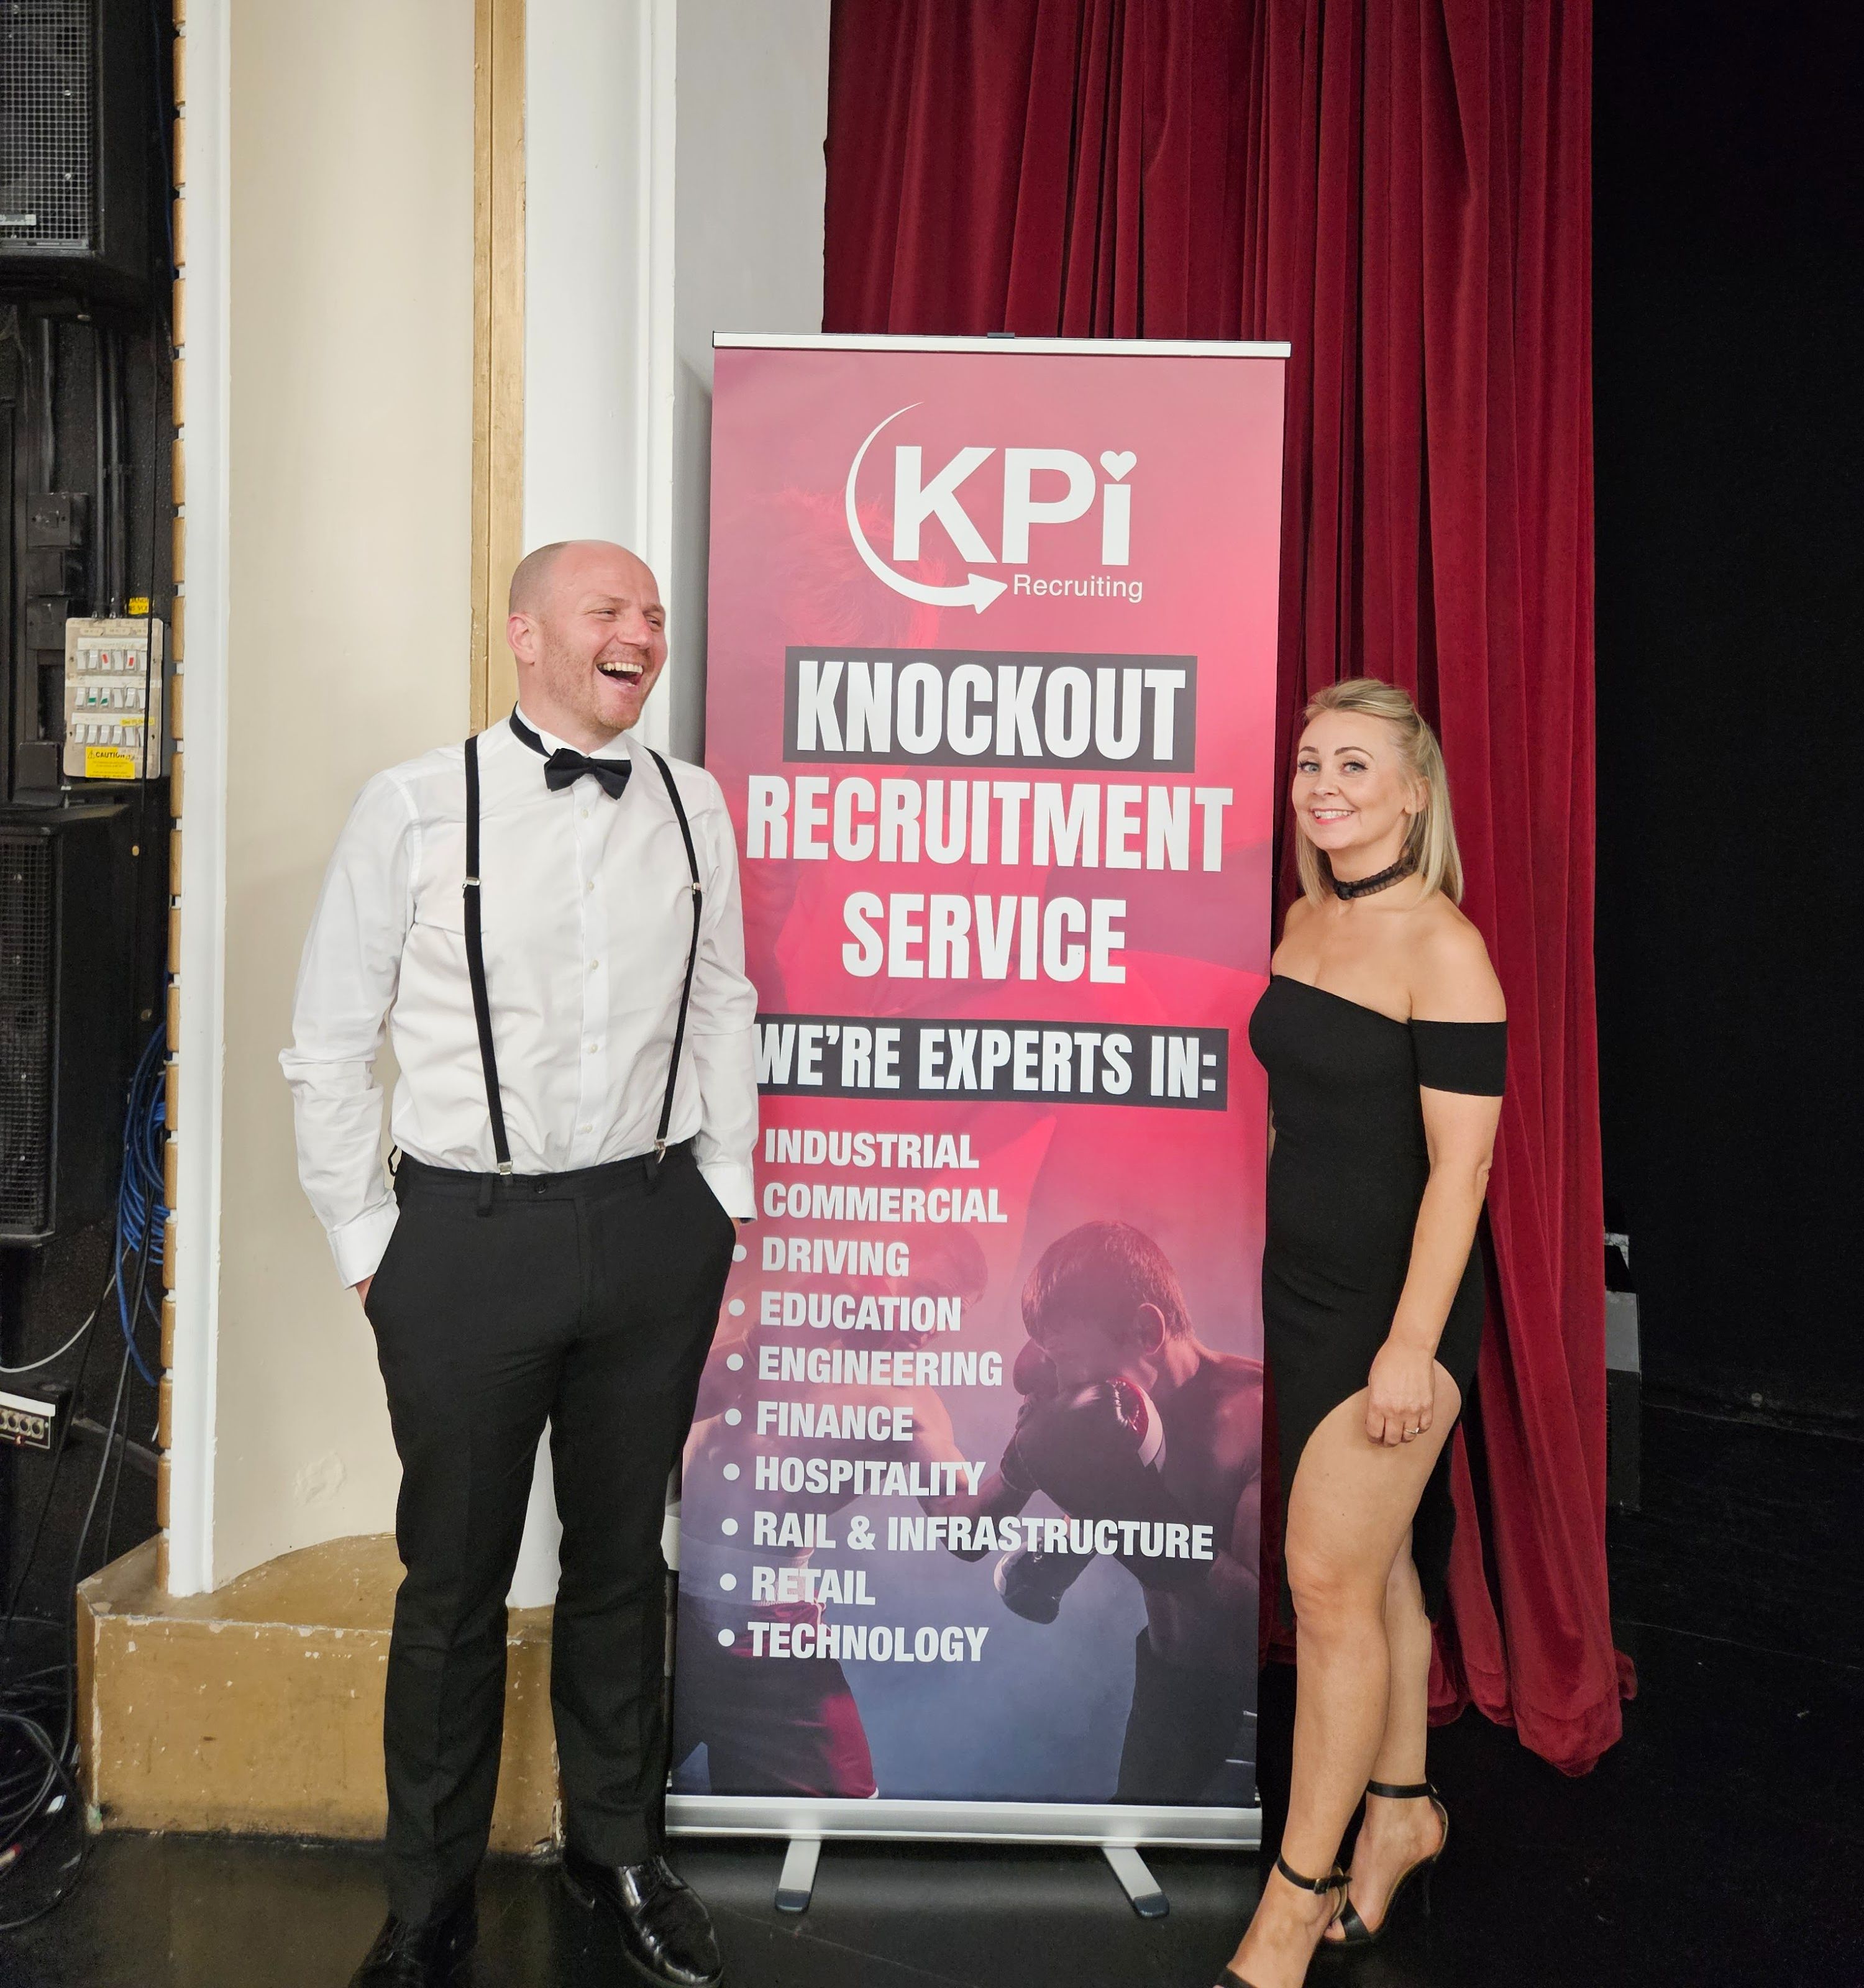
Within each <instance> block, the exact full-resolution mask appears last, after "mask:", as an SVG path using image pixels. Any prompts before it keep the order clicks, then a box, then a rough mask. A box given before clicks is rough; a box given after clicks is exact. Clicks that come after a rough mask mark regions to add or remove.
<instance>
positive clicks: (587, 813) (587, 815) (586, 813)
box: [582, 808, 589, 821]
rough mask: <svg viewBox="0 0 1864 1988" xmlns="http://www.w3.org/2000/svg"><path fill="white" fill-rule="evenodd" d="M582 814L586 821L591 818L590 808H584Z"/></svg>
mask: <svg viewBox="0 0 1864 1988" xmlns="http://www.w3.org/2000/svg"><path fill="white" fill-rule="evenodd" d="M582 816H583V819H584V821H587V820H588V819H589V810H587V808H584V810H582Z"/></svg>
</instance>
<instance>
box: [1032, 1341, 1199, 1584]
mask: <svg viewBox="0 0 1864 1988" xmlns="http://www.w3.org/2000/svg"><path fill="white" fill-rule="evenodd" d="M1164 1464H1165V1428H1164V1425H1163V1423H1162V1422H1161V1421H1160V1419H1159V1411H1158V1408H1157V1407H1156V1405H1155V1404H1154V1402H1153V1401H1152V1397H1151V1396H1150V1395H1148V1394H1147V1393H1146V1391H1145V1389H1144V1388H1142V1387H1141V1386H1139V1384H1138V1382H1137V1381H1132V1380H1131V1379H1129V1378H1128V1377H1127V1376H1126V1375H1125V1374H1115V1376H1114V1377H1113V1378H1111V1380H1106V1381H1095V1382H1094V1383H1093V1384H1091V1386H1088V1387H1085V1388H1077V1389H1075V1390H1074V1391H1072V1392H1071V1393H1069V1394H1067V1395H1057V1397H1056V1398H1054V1399H1053V1400H1052V1401H1043V1402H1040V1403H1037V1404H1036V1405H1034V1407H1033V1409H1032V1411H1031V1412H1030V1413H1028V1414H1027V1415H1026V1416H1025V1417H1024V1418H1022V1419H1021V1420H1020V1421H1019V1422H1018V1425H1017V1431H1016V1433H1015V1435H1013V1436H1012V1438H1011V1439H1010V1451H1009V1452H1008V1453H1006V1455H1005V1458H1004V1470H1003V1474H1004V1476H1005V1478H1006V1479H1008V1480H1009V1481H1010V1482H1013V1483H1017V1482H1021V1481H1023V1480H1024V1479H1027V1482H1028V1483H1030V1485H1032V1486H1033V1487H1034V1488H1035V1489H1037V1490H1040V1491H1042V1492H1044V1493H1047V1496H1049V1497H1050V1498H1052V1499H1054V1502H1055V1503H1057V1505H1059V1506H1061V1509H1062V1510H1063V1511H1064V1512H1066V1513H1069V1514H1070V1515H1071V1516H1073V1517H1074V1518H1077V1519H1115V1520H1137V1521H1138V1522H1140V1523H1143V1524H1146V1525H1154V1526H1156V1525H1167V1524H1178V1525H1187V1526H1188V1525H1189V1523H1190V1516H1189V1513H1187V1512H1186V1510H1185V1509H1184V1507H1183V1506H1182V1505H1181V1504H1180V1503H1179V1501H1178V1499H1177V1498H1176V1496H1174V1495H1173V1494H1172V1492H1171V1490H1170V1489H1169V1488H1168V1487H1167V1486H1166V1484H1165V1480H1164V1479H1163V1477H1162V1476H1161V1475H1160V1472H1161V1471H1162V1469H1163V1467H1164ZM1012 1471H1014V1472H1016V1473H1017V1475H1016V1476H1012V1474H1011V1473H1012ZM1118 1559H1119V1560H1120V1562H1121V1565H1122V1566H1124V1567H1127V1568H1128V1570H1130V1571H1131V1572H1132V1574H1133V1575H1134V1576H1135V1577H1136V1578H1137V1579H1138V1581H1140V1582H1141V1583H1142V1584H1144V1585H1145V1586H1146V1587H1161V1588H1183V1587H1192V1586H1195V1585H1196V1584H1198V1583H1199V1582H1201V1581H1203V1580H1205V1579H1206V1577H1208V1575H1209V1571H1210V1567H1211V1562H1209V1560H1188V1559H1167V1558H1165V1557H1164V1556H1162V1555H1147V1554H1140V1553H1138V1552H1134V1553H1131V1554H1128V1553H1122V1554H1119V1555H1118Z"/></svg>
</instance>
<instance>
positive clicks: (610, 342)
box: [512, 0, 829, 1607]
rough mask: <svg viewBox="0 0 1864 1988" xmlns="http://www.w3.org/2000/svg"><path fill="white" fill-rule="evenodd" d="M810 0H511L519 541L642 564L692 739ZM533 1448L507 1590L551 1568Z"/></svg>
mask: <svg viewBox="0 0 1864 1988" xmlns="http://www.w3.org/2000/svg"><path fill="white" fill-rule="evenodd" d="M828 9H829V0H528V5H527V7H526V23H525V36H526V40H525V59H526V79H525V182H526V184H525V279H524V288H525V297H524V311H525V328H524V373H525V387H524V542H525V544H526V546H527V547H528V546H539V545H546V544H548V543H550V542H551V541H552V540H553V539H567V538H612V539H619V540H620V541H621V543H623V544H624V545H628V546H632V547H633V548H634V549H635V550H636V551H637V552H638V553H640V554H641V556H642V557H643V558H644V559H645V560H647V562H648V564H649V565H650V566H652V567H653V568H654V570H655V573H656V575H657V576H658V579H659V580H660V584H661V597H662V598H663V599H664V600H665V601H666V603H667V605H668V626H669V629H670V631H671V654H670V658H669V661H668V668H667V671H666V674H665V676H664V677H663V678H661V691H660V692H659V694H658V695H657V696H656V697H655V699H654V702H653V703H652V704H651V705H650V706H649V707H648V712H647V714H646V715H645V716H644V718H643V719H642V721H641V732H642V734H643V735H644V736H645V737H646V739H648V742H649V743H651V744H653V745H658V746H661V747H662V748H665V749H670V750H672V751H674V752H678V753H681V754H682V755H683V756H685V757H687V758H688V759H697V758H699V756H700V749H701V741H702V735H703V728H704V714H705V576H706V568H705V543H706V526H707V507H708V505H709V500H710V478H709V451H710V448H711V442H712V420H711V416H712V349H711V340H712V332H713V331H714V330H735V331H746V330H754V331H820V330H821V328H822V202H823V171H824V169H823V157H822V145H823V140H824V137H825V136H826V135H827V124H828ZM559 1530H560V1529H559V1527H558V1525H557V1522H556V1509H555V1506H554V1503H553V1499H552V1496H551V1492H550V1481H549V1477H548V1474H547V1471H546V1467H545V1461H544V1459H543V1455H542V1454H541V1453H540V1459H539V1464H538V1469H537V1472H536V1478H535V1479H534V1481H533V1485H532V1489H531V1510H530V1515H529V1521H528V1523H527V1524H526V1527H525V1536H524V1545H523V1550H522V1551H521V1552H520V1554H519V1563H518V1570H517V1576H516V1580H515V1581H514V1582H513V1588H512V1600H513V1603H514V1604H516V1605H517V1606H519V1607H526V1606H533V1605H536V1604H540V1603H542V1602H545V1601H548V1600H549V1599H550V1596H551V1595H552V1594H553V1592H554V1591H555V1588H556V1542H557V1539H558V1537H559Z"/></svg>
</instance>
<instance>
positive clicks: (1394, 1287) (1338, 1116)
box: [1249, 974, 1507, 1618]
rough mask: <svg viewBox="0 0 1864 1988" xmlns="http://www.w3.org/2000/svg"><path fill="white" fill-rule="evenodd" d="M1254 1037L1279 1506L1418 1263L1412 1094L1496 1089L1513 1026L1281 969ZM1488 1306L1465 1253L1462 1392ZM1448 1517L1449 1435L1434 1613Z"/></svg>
mask: <svg viewBox="0 0 1864 1988" xmlns="http://www.w3.org/2000/svg"><path fill="white" fill-rule="evenodd" d="M1249 1040H1250V1047H1251V1048H1252V1049H1253V1050H1254V1051H1255V1053H1256V1055H1257V1058H1258V1060H1260V1063H1262V1066H1263V1067H1264V1069H1265V1070H1267V1072H1268V1077H1269V1104H1270V1109H1271V1111H1273V1112H1274V1118H1275V1150H1274V1155H1273V1156H1272V1157H1271V1158H1270V1161H1269V1178H1268V1223H1267V1236H1266V1238H1265V1242H1264V1250H1263V1257H1262V1314H1263V1329H1264V1341H1265V1343H1266V1350H1267V1355H1268V1365H1269V1371H1270V1374H1271V1375H1272V1376H1273V1377H1274V1387H1275V1423H1276V1430H1277V1435H1278V1436H1279V1439H1280V1475H1281V1485H1282V1505H1283V1509H1284V1512H1285V1510H1286V1509H1287V1495H1288V1492H1289V1490H1290V1489H1291V1487H1292V1486H1293V1484H1294V1473H1295V1471H1296V1469H1297V1467H1298V1466H1299V1465H1300V1462H1301V1452H1302V1450H1303V1449H1305V1448H1306V1446H1307V1442H1308V1437H1309V1436H1311V1435H1312V1434H1313V1433H1314V1430H1315V1429H1316V1428H1318V1426H1319V1425H1320V1424H1321V1421H1322V1420H1323V1418H1324V1417H1325V1416H1326V1415H1327V1414H1328V1412H1329V1411H1330V1410H1331V1409H1333V1408H1337V1407H1338V1405H1339V1404H1340V1403H1341V1401H1345V1400H1346V1399H1347V1398H1348V1397H1349V1396H1350V1395H1356V1394H1357V1393H1358V1391H1359V1390H1360V1389H1361V1388H1363V1387H1364V1386H1365V1384H1366V1380H1367V1378H1368V1374H1370V1372H1371V1371H1372V1361H1373V1358H1374V1357H1375V1355H1376V1354H1377V1353H1378V1351H1379V1347H1381V1346H1382V1345H1383V1344H1385V1335H1386V1334H1387V1332H1388V1331H1389V1330H1390V1328H1391V1324H1392V1313H1394V1312H1395V1310H1396V1309H1397V1307H1398V1300H1399V1293H1400V1292H1401V1291H1402V1290H1403V1288H1404V1283H1405V1278H1406V1273H1408V1271H1409V1269H1410V1264H1411V1242H1412V1232H1413V1231H1414V1230H1415V1229H1416V1226H1417V1212H1418V1209H1419V1205H1420V1203H1421V1202H1422V1201H1423V1194H1424V1184H1425V1182H1426V1179H1427V1178H1429V1171H1430V1162H1429V1155H1428V1153H1427V1151H1426V1148H1425V1144H1424V1119H1423V1107H1422V1104H1421V1102H1420V1100H1419V1096H1418V1093H1419V1089H1420V1088H1423V1089H1428V1090H1456V1091H1463V1092H1466V1093H1468V1094H1472V1095H1474V1096H1477V1097H1500V1095H1501V1089H1502V1077H1503V1073H1504V1068H1505V1066H1506V1062H1507V1023H1505V1022H1416V1021H1413V1022H1399V1021H1395V1020H1393V1019H1392V1017H1391V1016H1389V1015H1383V1014H1381V1013H1379V1010H1378V1009H1375V1008H1368V1007H1365V1006H1362V1005H1361V1004H1360V1003H1359V1002H1357V1001H1348V1000H1347V999H1345V997H1344V996H1341V995H1338V994H1330V993H1328V992H1327V991H1326V990H1325V989H1324V988H1320V987H1314V986H1310V985H1309V984H1308V982H1306V981H1304V980H1294V979H1289V978H1288V977H1287V975H1284V974H1277V975H1274V977H1273V978H1272V979H1270V982H1269V984H1268V986H1267V989H1265V990H1264V993H1263V996H1262V999H1260V1001H1259V1002H1257V1004H1256V1011H1255V1013H1254V1014H1253V1016H1251V1017H1250V1024H1249ZM1482 1310H1483V1294H1482V1266H1481V1264H1480V1261H1479V1260H1478V1259H1477V1255H1476V1253H1475V1251H1474V1250H1473V1249H1472V1250H1471V1251H1470V1259H1469V1262H1468V1263H1467V1265H1466V1266H1465V1267H1464V1270H1463V1279H1462V1282H1461V1283H1460V1284H1459V1285H1458V1286H1457V1287H1456V1297H1455V1299H1454V1300H1453V1302H1452V1303H1451V1305H1450V1317H1449V1319H1448V1320H1447V1321H1446V1324H1445V1325H1444V1327H1443V1337H1442V1339H1441V1340H1440V1341H1439V1342H1438V1345H1437V1357H1438V1359H1439V1360H1440V1361H1442V1362H1443V1365H1444V1367H1445V1368H1446V1370H1447V1371H1449V1374H1450V1378H1452V1379H1453V1381H1455V1382H1456V1385H1457V1387H1458V1388H1459V1389H1460V1391H1461V1392H1462V1395H1463V1399H1464V1400H1465V1401H1467V1399H1468V1398H1469V1391H1470V1384H1471V1383H1472V1382H1473V1380H1474V1378H1475V1373H1476V1353H1477V1347H1478V1346H1479V1345H1480V1341H1481V1337H1482ZM1455 1524H1456V1513H1455V1510H1454V1509H1453V1506H1452V1505H1451V1503H1450V1446H1449V1445H1448V1444H1447V1443H1446V1444H1445V1445H1444V1448H1443V1454H1442V1455H1441V1456H1439V1459H1438V1460H1437V1465H1436V1469H1434V1470H1433V1472H1431V1476H1430V1481H1429V1483H1428V1484H1427V1485H1426V1487H1425V1489H1424V1495H1423V1499H1422V1500H1421V1502H1420V1503H1419V1506H1418V1510H1417V1517H1416V1520H1415V1522H1414V1523H1413V1528H1412V1543H1411V1551H1412V1558H1413V1559H1414V1560H1416V1563H1417V1570H1418V1575H1419V1579H1420V1580H1421V1581H1422V1582H1423V1589H1424V1604H1425V1607H1426V1609H1427V1610H1428V1611H1429V1613H1430V1614H1431V1615H1432V1616H1433V1618H1434V1617H1435V1616H1436V1614H1437V1611H1438V1610H1439V1608H1440V1607H1441V1605H1442V1602H1443V1583H1444V1579H1445V1577H1446V1574H1447V1573H1448V1571H1449V1567H1450V1535H1451V1533H1452V1531H1453V1529H1454V1527H1455Z"/></svg>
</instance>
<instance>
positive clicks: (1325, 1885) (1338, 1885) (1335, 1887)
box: [1217, 1851, 1347, 1988]
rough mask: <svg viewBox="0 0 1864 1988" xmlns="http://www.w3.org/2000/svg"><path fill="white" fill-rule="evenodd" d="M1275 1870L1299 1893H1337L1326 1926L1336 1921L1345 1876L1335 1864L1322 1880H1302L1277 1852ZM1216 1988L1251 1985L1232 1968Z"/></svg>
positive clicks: (1341, 1908)
mask: <svg viewBox="0 0 1864 1988" xmlns="http://www.w3.org/2000/svg"><path fill="white" fill-rule="evenodd" d="M1275 1868H1276V1869H1277V1871H1280V1873H1281V1875H1283V1877H1284V1878H1287V1881H1288V1882H1289V1883H1290V1884H1291V1885H1295V1886H1297V1888H1299V1889H1300V1890H1301V1891H1304V1892H1338V1893H1339V1895H1340V1903H1339V1905H1338V1906H1337V1907H1336V1908H1335V1910H1334V1912H1333V1915H1332V1918H1330V1919H1328V1922H1327V1925H1332V1924H1333V1922H1334V1919H1338V1917H1339V1916H1340V1913H1341V1912H1342V1911H1344V1910H1345V1905H1346V1885H1347V1875H1346V1873H1345V1871H1342V1870H1341V1868H1340V1867H1339V1866H1338V1865H1337V1864H1336V1865H1335V1866H1334V1868H1332V1869H1331V1871H1328V1874H1327V1875H1326V1876H1325V1877H1324V1878H1304V1877H1303V1876H1302V1875H1301V1873H1300V1872H1299V1871H1297V1870H1296V1869H1295V1868H1294V1866H1293V1865H1291V1864H1290V1863H1289V1861H1288V1860H1287V1858H1285V1857H1284V1856H1283V1855H1282V1854H1281V1853H1280V1851H1277V1852H1276V1853H1275ZM1326 1936H1327V1926H1322V1927H1321V1938H1322V1939H1325V1938H1326ZM1217 1988H1253V1984H1252V1983H1250V1982H1247V1981H1245V1980H1243V1977H1242V1976H1241V1975H1240V1974H1239V1973H1237V1972H1236V1969H1234V1968H1233V1967H1226V1968H1225V1969H1223V1976H1222V1978H1221V1979H1220V1980H1219V1981H1218V1983H1217Z"/></svg>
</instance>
